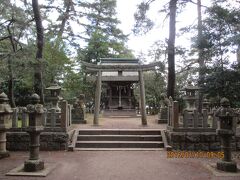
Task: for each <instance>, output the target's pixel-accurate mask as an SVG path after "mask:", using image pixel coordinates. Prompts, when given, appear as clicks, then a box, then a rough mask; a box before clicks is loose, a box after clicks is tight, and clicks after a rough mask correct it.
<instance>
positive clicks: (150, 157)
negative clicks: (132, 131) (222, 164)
mask: <svg viewBox="0 0 240 180" xmlns="http://www.w3.org/2000/svg"><path fill="white" fill-rule="evenodd" d="M88 123H91V122H90V121H88ZM148 124H149V125H148V126H147V127H143V126H141V120H140V118H101V119H100V126H99V127H97V128H106V129H107V128H116V129H118V128H126V129H128V128H151V129H164V128H165V125H158V124H156V116H151V117H148ZM76 128H96V127H95V126H93V125H92V124H86V125H77V126H76ZM234 155H235V156H234V157H235V160H236V161H237V163H238V165H240V156H239V154H236V153H235V154H234ZM237 155H238V156H237ZM28 156H29V153H28V152H21V151H16V152H10V157H9V158H5V159H0V180H1V179H3V180H8V179H9V180H32V179H34V180H35V179H36V180H37V179H44V180H45V179H46V180H55V179H56V180H72V179H77V180H161V179H164V180H165V179H169V180H175V179H176V180H177V179H178V180H179V179H186V180H188V179H189V180H190V179H194V180H195V179H196V180H198V179H199V180H202V179H213V180H215V179H216V180H232V179H236V180H239V179H240V176H238V177H236V176H235V177H234V176H233V177H230V176H224V177H219V176H215V175H214V174H213V173H212V172H211V171H210V170H209V169H207V168H206V165H208V164H210V163H216V161H217V160H218V159H216V158H212V159H207V158H171V159H170V158H167V152H166V151H75V152H66V151H44V152H40V157H41V158H42V159H43V160H44V161H45V162H46V163H56V164H57V167H56V168H55V169H54V170H53V171H52V172H51V173H50V174H49V175H48V176H47V177H19V176H18V177H15V176H5V174H6V173H7V172H9V171H10V170H12V169H14V168H15V167H17V166H19V165H21V164H22V163H23V162H24V160H26V159H27V158H28Z"/></svg>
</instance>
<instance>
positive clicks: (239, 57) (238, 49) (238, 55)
mask: <svg viewBox="0 0 240 180" xmlns="http://www.w3.org/2000/svg"><path fill="white" fill-rule="evenodd" d="M237 63H238V64H240V44H239V45H238V48H237Z"/></svg>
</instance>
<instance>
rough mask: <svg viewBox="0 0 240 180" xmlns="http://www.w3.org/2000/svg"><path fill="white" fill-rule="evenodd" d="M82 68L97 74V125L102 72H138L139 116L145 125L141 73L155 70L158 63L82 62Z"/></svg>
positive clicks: (145, 117) (95, 116)
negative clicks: (104, 63)
mask: <svg viewBox="0 0 240 180" xmlns="http://www.w3.org/2000/svg"><path fill="white" fill-rule="evenodd" d="M81 63H82V64H83V65H84V66H86V70H87V71H94V72H98V76H97V87H96V93H95V112H94V119H93V124H94V125H98V124H99V122H98V118H99V110H100V99H101V83H102V78H101V76H102V74H101V73H102V72H111V71H130V72H133V71H134V72H138V75H139V84H140V101H141V115H142V125H147V115H146V109H145V101H146V100H145V89H144V80H143V71H149V70H155V66H159V65H161V64H160V62H154V63H151V64H145V65H141V64H138V65H135V64H134V65H121V64H119V65H101V64H91V63H87V62H84V61H82V62H81Z"/></svg>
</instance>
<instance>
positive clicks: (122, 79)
mask: <svg viewBox="0 0 240 180" xmlns="http://www.w3.org/2000/svg"><path fill="white" fill-rule="evenodd" d="M82 64H83V65H84V66H85V67H86V70H87V71H95V72H97V83H96V92H95V110H94V119H93V124H94V125H98V124H99V120H98V119H99V111H100V101H101V91H102V83H105V84H106V85H107V89H106V100H105V102H104V103H105V108H107V109H112V110H124V109H135V99H134V93H133V85H134V84H135V83H139V89H140V98H139V102H140V113H141V120H142V125H147V115H146V109H145V106H146V104H145V88H144V80H143V71H148V70H155V66H158V65H159V62H155V63H151V64H147V65H141V64H140V62H139V60H138V59H124V58H101V62H100V63H99V64H97V65H96V64H91V63H86V62H82Z"/></svg>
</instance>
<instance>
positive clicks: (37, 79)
mask: <svg viewBox="0 0 240 180" xmlns="http://www.w3.org/2000/svg"><path fill="white" fill-rule="evenodd" d="M32 7H33V13H34V19H35V23H36V30H37V40H36V41H37V53H36V60H37V62H36V64H35V72H34V90H35V92H36V93H37V94H38V95H39V96H40V102H41V103H42V104H44V94H43V78H42V57H43V44H44V42H43V26H42V19H41V15H40V10H39V5H38V0H32Z"/></svg>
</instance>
